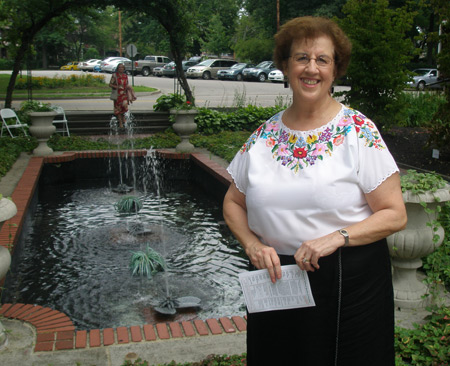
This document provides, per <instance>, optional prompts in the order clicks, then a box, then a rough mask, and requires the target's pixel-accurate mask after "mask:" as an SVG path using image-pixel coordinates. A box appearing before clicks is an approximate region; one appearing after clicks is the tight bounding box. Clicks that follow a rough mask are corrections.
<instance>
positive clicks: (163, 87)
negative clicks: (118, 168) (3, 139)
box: [0, 71, 341, 111]
mask: <svg viewBox="0 0 450 366" xmlns="http://www.w3.org/2000/svg"><path fill="white" fill-rule="evenodd" d="M0 73H10V72H8V71H0ZM70 74H77V75H80V74H83V72H81V71H33V72H32V75H33V76H48V77H53V76H55V75H59V76H62V75H66V76H67V75H70ZM105 76H106V80H107V81H109V78H110V75H109V74H105ZM131 82H133V80H132V78H131V76H130V83H131ZM188 82H189V85H190V86H191V89H192V90H193V93H194V96H195V99H196V104H197V106H200V107H204V106H205V107H233V106H236V105H237V104H238V102H243V103H242V104H243V105H248V104H255V105H261V106H274V105H275V104H276V103H280V101H281V103H282V104H289V102H290V100H291V95H292V92H291V90H290V89H286V88H284V87H283V84H281V83H271V82H265V83H259V82H242V81H221V80H202V79H188ZM134 85H143V86H149V87H154V88H157V89H159V90H160V91H161V93H162V94H167V93H173V92H174V88H175V87H176V86H175V85H174V79H172V78H166V77H155V76H149V77H144V76H135V77H134ZM338 90H341V88H339V89H336V91H338ZM161 93H159V94H152V95H144V96H140V97H139V98H138V100H137V101H136V102H135V103H133V105H132V107H131V110H149V109H150V110H151V109H152V107H153V104H154V103H155V102H156V99H157V98H158V97H159V96H160V95H161ZM46 102H49V103H53V104H58V105H61V106H62V107H63V108H64V109H65V110H67V111H71V110H111V109H112V102H111V101H110V100H109V99H107V98H103V99H95V98H92V99H83V100H79V99H78V100H77V99H69V100H48V101H46ZM19 106H20V101H16V102H13V107H17V108H18V107H19Z"/></svg>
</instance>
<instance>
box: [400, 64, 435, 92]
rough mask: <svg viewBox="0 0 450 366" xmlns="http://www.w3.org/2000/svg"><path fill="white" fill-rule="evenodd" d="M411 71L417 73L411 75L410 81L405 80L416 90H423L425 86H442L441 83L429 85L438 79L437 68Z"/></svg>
mask: <svg viewBox="0 0 450 366" xmlns="http://www.w3.org/2000/svg"><path fill="white" fill-rule="evenodd" d="M413 73H415V74H417V75H416V76H414V77H413V80H412V81H408V82H407V85H408V86H409V87H410V88H415V89H417V90H424V89H425V87H429V88H442V84H434V85H429V84H433V83H435V82H437V81H438V76H437V74H438V72H437V69H416V70H414V71H413Z"/></svg>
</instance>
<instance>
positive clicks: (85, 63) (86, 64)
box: [78, 58, 102, 71]
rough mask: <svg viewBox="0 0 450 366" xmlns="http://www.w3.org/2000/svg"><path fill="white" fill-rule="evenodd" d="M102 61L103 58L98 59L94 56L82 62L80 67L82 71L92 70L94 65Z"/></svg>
mask: <svg viewBox="0 0 450 366" xmlns="http://www.w3.org/2000/svg"><path fill="white" fill-rule="evenodd" d="M100 62H102V60H98V59H96V58H92V59H90V60H86V61H83V62H80V63H79V64H78V68H79V69H80V70H81V71H92V70H94V66H95V65H97V64H98V63H100Z"/></svg>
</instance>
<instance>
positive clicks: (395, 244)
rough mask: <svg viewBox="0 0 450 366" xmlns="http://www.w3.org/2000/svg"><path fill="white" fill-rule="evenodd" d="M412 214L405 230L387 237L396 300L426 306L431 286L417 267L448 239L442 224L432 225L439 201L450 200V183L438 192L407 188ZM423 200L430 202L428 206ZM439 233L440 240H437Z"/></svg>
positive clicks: (399, 303) (398, 303)
mask: <svg viewBox="0 0 450 366" xmlns="http://www.w3.org/2000/svg"><path fill="white" fill-rule="evenodd" d="M403 200H404V202H405V206H406V212H407V215H408V223H407V226H406V228H405V229H404V230H402V231H399V232H397V233H395V234H393V235H390V236H389V237H388V238H387V242H388V246H389V252H390V255H391V258H392V266H393V286H394V302H395V305H396V306H397V307H400V308H409V309H411V308H424V307H426V306H427V305H429V303H430V297H429V296H424V295H426V294H427V293H428V288H427V286H426V285H425V284H424V283H422V282H421V281H419V280H418V278H417V269H418V268H420V267H422V259H421V258H423V257H425V256H427V255H428V254H431V253H433V252H434V251H435V250H436V249H437V248H438V247H439V246H440V245H441V244H442V242H443V240H444V229H443V228H442V226H437V227H434V226H433V225H431V226H430V223H433V222H434V221H435V220H437V216H438V212H437V210H436V208H437V206H438V205H442V204H443V203H444V202H446V201H449V200H450V186H449V185H448V184H447V185H445V186H444V187H443V188H440V189H437V190H436V191H435V192H431V191H426V192H424V193H412V192H411V191H405V192H403ZM423 204H426V208H424V206H423ZM435 235H438V236H439V239H438V240H433V238H434V237H435Z"/></svg>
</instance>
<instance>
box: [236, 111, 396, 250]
mask: <svg viewBox="0 0 450 366" xmlns="http://www.w3.org/2000/svg"><path fill="white" fill-rule="evenodd" d="M283 112H284V111H282V112H280V113H278V114H276V115H274V116H273V117H272V118H270V119H269V120H268V121H266V122H265V123H264V124H262V125H261V126H260V127H259V128H258V129H257V130H256V131H255V132H254V133H253V134H252V135H251V136H250V138H249V139H248V141H247V142H246V143H245V144H244V145H243V146H242V148H241V150H240V151H239V152H238V153H237V154H236V156H235V157H234V159H233V161H232V162H231V164H230V165H229V167H228V169H227V170H228V172H229V173H230V174H231V176H232V178H233V180H234V182H235V184H236V186H237V188H238V189H239V191H241V192H242V193H244V194H245V198H246V205H247V216H248V223H249V227H250V229H251V230H252V231H253V232H254V233H255V234H256V235H258V237H259V238H260V240H261V241H262V242H263V243H264V244H266V245H270V246H272V247H274V248H275V250H276V251H277V253H278V254H285V255H293V254H295V252H296V250H297V249H298V248H299V246H300V245H301V243H302V242H303V241H305V240H311V239H315V238H318V237H321V236H323V235H326V234H329V233H331V232H333V231H335V230H338V229H341V228H343V227H346V226H349V225H351V224H353V223H357V222H360V221H362V220H364V219H365V218H367V217H368V216H370V215H371V214H372V211H371V209H370V207H369V206H368V204H367V202H366V199H365V196H364V194H365V193H369V192H371V191H373V190H374V189H376V188H377V187H378V186H379V185H380V184H381V183H382V182H384V181H385V180H386V179H387V178H388V177H389V176H391V175H392V174H394V173H395V172H397V171H398V168H397V165H396V163H395V161H394V159H393V157H392V155H391V154H390V152H389V151H388V149H387V147H386V145H385V143H384V141H383V140H382V138H381V136H380V133H379V131H378V130H377V128H376V126H375V124H374V123H373V122H372V121H371V120H370V119H368V118H367V117H365V116H364V115H363V114H361V113H360V112H358V111H356V110H354V109H351V108H348V107H346V106H344V105H342V107H341V110H340V112H339V113H338V114H337V115H336V116H335V117H334V118H333V119H332V120H331V121H330V122H328V123H327V124H325V125H323V126H322V127H320V128H318V129H315V130H311V131H295V130H291V129H289V128H288V127H286V126H285V125H284V124H283V122H282V119H281V117H282V115H283Z"/></svg>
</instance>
